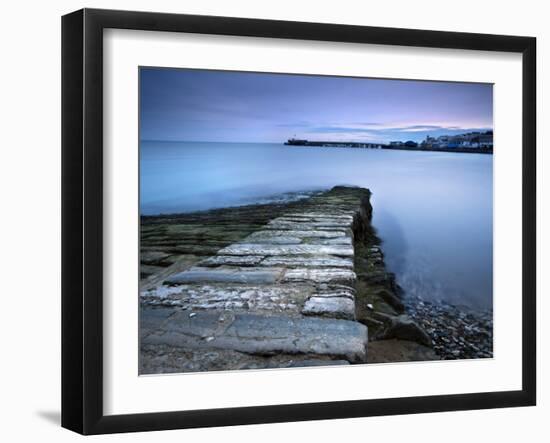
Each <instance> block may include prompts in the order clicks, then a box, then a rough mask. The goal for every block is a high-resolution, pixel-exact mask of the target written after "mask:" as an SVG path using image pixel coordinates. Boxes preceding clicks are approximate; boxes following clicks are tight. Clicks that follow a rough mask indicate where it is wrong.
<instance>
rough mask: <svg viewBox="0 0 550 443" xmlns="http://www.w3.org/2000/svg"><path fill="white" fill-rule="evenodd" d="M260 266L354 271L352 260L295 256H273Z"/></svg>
mask: <svg viewBox="0 0 550 443" xmlns="http://www.w3.org/2000/svg"><path fill="white" fill-rule="evenodd" d="M260 266H284V267H287V268H297V267H299V268H305V267H312V268H322V267H330V268H348V269H353V260H352V259H351V258H342V257H333V256H330V255H327V256H313V257H304V256H300V255H294V256H281V255H279V256H273V257H267V258H265V259H264V260H263V261H262V262H261V263H260Z"/></svg>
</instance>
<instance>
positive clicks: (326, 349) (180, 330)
mask: <svg viewBox="0 0 550 443" xmlns="http://www.w3.org/2000/svg"><path fill="white" fill-rule="evenodd" d="M224 315H227V314H226V313H223V312H222V313H220V312H216V311H202V312H197V313H196V315H194V316H190V314H189V313H188V312H187V311H179V312H176V313H174V314H173V315H172V316H170V317H169V318H168V319H167V320H164V322H162V323H161V324H159V326H158V328H157V329H155V330H153V331H151V333H150V334H148V335H147V336H145V337H144V338H143V339H142V345H168V346H173V347H178V348H183V349H197V348H203V349H208V348H215V349H227V350H234V351H239V352H245V353H248V354H259V355H275V354H279V353H284V354H311V355H325V356H330V357H332V358H343V359H345V360H347V361H350V362H354V363H358V362H365V361H366V357H367V342H368V332H367V327H366V326H364V325H363V324H361V323H358V322H354V321H348V320H339V319H328V318H317V317H299V318H296V317H288V316H268V315H257V314H234V315H233V316H232V317H231V318H230V319H226V318H225V317H223V318H222V319H221V320H220V317H221V316H224Z"/></svg>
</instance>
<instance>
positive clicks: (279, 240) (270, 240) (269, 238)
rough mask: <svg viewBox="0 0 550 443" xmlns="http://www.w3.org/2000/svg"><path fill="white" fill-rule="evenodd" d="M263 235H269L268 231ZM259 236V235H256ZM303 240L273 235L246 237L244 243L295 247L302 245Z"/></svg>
mask: <svg viewBox="0 0 550 443" xmlns="http://www.w3.org/2000/svg"><path fill="white" fill-rule="evenodd" d="M261 233H262V234H263V233H269V231H262V232H261ZM256 234H260V233H256ZM302 241H303V238H299V237H291V236H283V235H279V236H274V235H268V234H267V235H266V234H264V235H255V236H254V237H250V236H249V237H247V238H246V239H245V240H244V243H259V244H271V245H297V244H300V243H302Z"/></svg>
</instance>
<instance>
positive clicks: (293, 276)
mask: <svg viewBox="0 0 550 443" xmlns="http://www.w3.org/2000/svg"><path fill="white" fill-rule="evenodd" d="M355 277H356V276H355V272H353V271H351V270H349V269H341V268H296V269H287V270H286V271H285V275H284V277H283V281H284V282H315V283H344V284H346V285H349V286H353V283H354V281H355Z"/></svg>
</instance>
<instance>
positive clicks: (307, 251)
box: [219, 243, 353, 257]
mask: <svg viewBox="0 0 550 443" xmlns="http://www.w3.org/2000/svg"><path fill="white" fill-rule="evenodd" d="M219 253H220V254H221V255H337V256H341V257H353V247H350V246H345V245H309V244H305V245H303V244H302V245H261V244H250V243H236V244H233V245H230V246H227V247H226V248H223V249H222V250H221V251H219Z"/></svg>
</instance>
